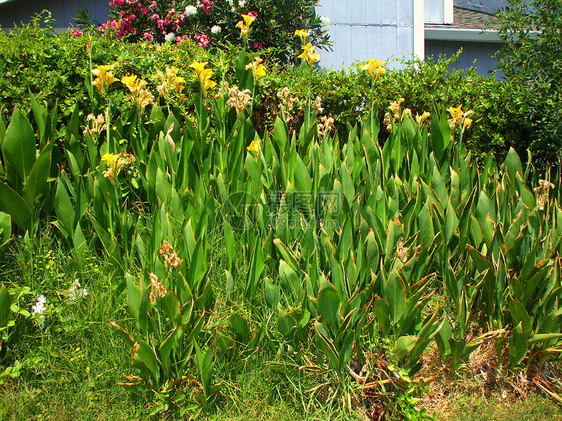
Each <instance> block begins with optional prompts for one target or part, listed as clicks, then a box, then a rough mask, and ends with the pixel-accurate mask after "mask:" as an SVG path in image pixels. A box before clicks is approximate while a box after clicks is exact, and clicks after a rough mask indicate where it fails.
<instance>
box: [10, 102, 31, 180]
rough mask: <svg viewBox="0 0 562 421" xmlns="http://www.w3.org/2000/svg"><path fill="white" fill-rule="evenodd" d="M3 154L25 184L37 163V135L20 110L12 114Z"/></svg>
mask: <svg viewBox="0 0 562 421" xmlns="http://www.w3.org/2000/svg"><path fill="white" fill-rule="evenodd" d="M2 152H3V154H4V159H5V160H6V162H7V163H8V164H9V165H11V166H12V167H13V168H15V170H16V171H17V173H18V175H19V176H20V178H21V179H22V180H23V182H24V183H25V181H26V180H27V176H28V175H29V173H30V172H31V168H32V167H33V164H34V163H35V152H36V150H35V135H34V134H33V128H32V127H31V124H30V123H29V121H28V120H27V118H25V116H24V115H23V114H22V113H21V112H20V110H19V109H18V108H16V109H15V110H14V113H13V114H12V121H11V122H10V125H9V126H8V130H7V131H6V138H5V139H4V143H3V145H2Z"/></svg>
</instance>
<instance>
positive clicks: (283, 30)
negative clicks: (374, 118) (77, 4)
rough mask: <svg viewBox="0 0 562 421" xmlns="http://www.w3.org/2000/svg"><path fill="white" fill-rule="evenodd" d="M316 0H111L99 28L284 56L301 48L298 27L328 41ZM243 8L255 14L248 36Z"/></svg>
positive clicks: (134, 37)
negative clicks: (241, 25) (107, 15)
mask: <svg viewBox="0 0 562 421" xmlns="http://www.w3.org/2000/svg"><path fill="white" fill-rule="evenodd" d="M317 4H318V0H214V1H213V0H203V1H202V2H197V1H194V0H176V1H171V2H170V1H162V0H158V1H154V0H142V1H137V0H135V1H129V0H112V1H110V2H109V5H110V7H111V10H110V20H108V22H107V23H105V24H103V25H102V26H101V27H100V29H101V30H103V31H110V32H111V31H114V32H115V34H116V35H117V36H118V37H125V38H126V39H128V40H132V41H138V40H143V39H144V40H152V39H154V40H155V41H159V42H164V41H165V40H167V41H172V42H176V43H181V42H183V41H184V40H186V39H193V40H194V41H195V42H196V43H197V44H198V45H199V46H200V47H204V48H207V47H213V46H223V47H224V46H226V45H227V44H234V45H243V44H246V43H247V46H248V47H249V49H251V50H254V51H260V50H262V49H264V48H273V49H276V51H277V56H278V58H281V59H285V60H289V59H291V58H292V57H294V56H295V55H294V54H293V53H294V52H295V51H298V50H299V49H300V44H299V41H298V39H296V38H295V35H294V33H295V30H297V29H302V28H307V29H308V30H309V31H310V36H311V38H310V40H311V41H312V42H313V43H314V44H315V45H317V46H319V47H327V46H329V45H330V43H329V38H328V35H327V31H326V29H325V25H324V24H323V22H324V23H325V19H324V20H322V19H321V18H320V17H318V16H316V13H315V6H316V5H317ZM242 14H245V15H250V16H252V17H254V18H255V20H254V21H253V22H252V23H251V25H250V30H249V32H248V34H247V39H246V38H244V39H243V38H242V37H241V31H240V28H238V27H237V23H238V22H240V21H241V20H242V18H241V15H242Z"/></svg>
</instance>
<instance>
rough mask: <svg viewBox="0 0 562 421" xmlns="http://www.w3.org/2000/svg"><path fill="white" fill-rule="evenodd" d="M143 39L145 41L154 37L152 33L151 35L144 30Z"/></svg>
mask: <svg viewBox="0 0 562 421" xmlns="http://www.w3.org/2000/svg"><path fill="white" fill-rule="evenodd" d="M144 39H145V40H147V41H151V40H153V39H154V35H152V34H151V33H150V32H145V33H144Z"/></svg>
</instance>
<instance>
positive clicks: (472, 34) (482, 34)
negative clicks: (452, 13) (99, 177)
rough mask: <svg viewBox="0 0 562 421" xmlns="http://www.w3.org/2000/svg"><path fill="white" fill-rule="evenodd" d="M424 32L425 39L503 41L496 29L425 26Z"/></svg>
mask: <svg viewBox="0 0 562 421" xmlns="http://www.w3.org/2000/svg"><path fill="white" fill-rule="evenodd" d="M424 33H425V36H424V38H425V39H426V40H438V41H472V42H497V43H501V42H503V41H502V40H501V39H500V37H499V36H498V31H496V30H482V29H466V28H446V27H437V28H436V27H429V28H428V27H426V28H425V31H424Z"/></svg>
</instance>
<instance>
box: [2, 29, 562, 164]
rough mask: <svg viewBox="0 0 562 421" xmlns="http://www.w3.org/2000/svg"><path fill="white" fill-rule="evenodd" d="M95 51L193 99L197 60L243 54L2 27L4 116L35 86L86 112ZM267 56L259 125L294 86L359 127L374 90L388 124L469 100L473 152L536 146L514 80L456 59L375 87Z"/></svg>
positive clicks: (360, 78)
mask: <svg viewBox="0 0 562 421" xmlns="http://www.w3.org/2000/svg"><path fill="white" fill-rule="evenodd" d="M88 48H89V49H90V51H91V59H92V64H93V66H94V67H95V66H98V65H100V64H114V65H115V68H114V74H115V75H116V76H117V77H123V76H126V75H128V74H131V73H133V74H137V75H139V76H142V77H144V78H146V79H147V80H148V81H149V83H150V85H152V86H150V85H149V86H150V87H151V89H152V91H153V92H154V93H156V92H155V91H156V90H155V86H156V84H157V82H158V79H157V77H156V71H157V70H162V71H163V70H164V69H165V68H166V66H172V65H173V66H176V67H177V68H179V69H180V74H181V75H182V76H184V77H185V78H186V80H187V87H186V94H188V96H189V92H190V93H191V94H193V93H194V92H197V90H198V82H197V80H196V79H195V78H194V77H193V76H192V72H191V70H192V69H190V68H188V66H189V64H190V63H191V62H192V61H193V60H199V61H208V62H209V65H208V66H209V67H211V68H213V70H214V71H215V76H214V79H215V80H216V81H220V80H221V78H223V77H224V78H225V79H226V80H228V81H231V80H233V79H234V72H235V59H236V57H237V52H236V51H234V49H233V50H232V51H230V52H229V51H226V52H224V51H223V52H211V51H210V50H205V49H201V48H199V47H197V46H195V45H194V44H193V43H191V42H185V43H182V44H181V45H180V46H176V45H173V44H169V43H167V44H156V43H152V42H150V43H126V42H121V41H118V40H115V39H109V38H107V37H104V36H100V35H99V34H97V33H92V34H88V33H86V34H85V35H84V36H81V37H78V38H76V39H73V38H72V37H71V36H70V35H69V34H62V35H58V36H57V35H54V34H52V33H50V32H49V31H48V30H44V29H39V27H38V26H27V27H23V28H20V30H19V31H18V32H17V33H12V34H10V35H7V34H0V56H2V58H3V59H2V60H0V115H1V116H2V117H3V119H4V121H6V120H7V117H8V116H9V115H11V113H12V111H13V109H14V108H15V107H16V106H19V107H20V108H22V109H24V110H28V109H30V103H29V95H28V91H31V92H33V93H34V94H35V96H36V97H37V98H38V100H39V101H44V102H46V103H48V104H51V105H52V104H54V103H55V102H58V106H59V108H60V112H59V115H61V118H62V119H63V122H64V120H66V119H68V118H69V117H70V115H71V112H72V109H73V107H74V105H75V104H76V103H78V105H79V108H80V111H81V113H84V115H86V114H88V113H89V109H88V107H89V105H88V104H89V97H88V89H87V88H88V86H87V85H88V84H89V83H90V82H89V72H90V65H89V56H88V52H87V50H88ZM261 53H262V55H261V57H262V58H264V59H266V61H265V64H266V67H267V70H268V71H267V76H266V77H264V78H262V79H260V80H259V83H258V87H257V89H256V92H255V94H256V96H257V100H258V101H257V102H258V103H260V105H259V106H256V107H255V113H254V121H255V124H256V125H257V126H258V128H262V127H265V126H267V125H268V123H271V122H272V121H273V119H274V118H275V115H276V113H277V111H278V108H277V103H275V102H273V101H272V100H271V98H275V97H276V96H275V94H276V92H278V91H279V90H281V89H282V88H283V87H284V86H287V87H288V88H289V89H290V90H291V92H293V93H295V94H296V95H298V96H299V97H300V98H306V96H307V95H308V94H311V95H313V96H316V95H319V96H320V97H322V99H323V102H324V108H325V110H326V112H330V113H332V115H333V117H334V120H335V122H336V125H338V126H339V128H340V129H341V130H343V129H344V128H345V124H346V122H348V123H351V124H354V123H355V122H356V121H357V120H358V119H359V117H360V116H362V115H364V113H365V111H366V110H365V104H367V103H369V99H370V97H371V95H373V98H375V101H376V102H377V103H378V104H379V107H380V108H379V117H380V118H381V121H382V118H383V116H384V113H385V111H387V107H388V105H389V103H390V102H391V101H394V100H396V99H397V98H400V97H403V98H405V101H404V104H403V105H404V106H405V107H408V108H410V109H411V110H412V112H413V114H414V115H415V114H416V113H420V114H421V113H422V112H423V111H433V110H434V109H436V108H437V109H440V108H442V107H446V108H448V107H458V106H459V105H461V104H462V106H463V110H473V111H474V114H473V115H472V118H473V120H474V122H473V125H472V127H471V129H470V130H469V131H468V133H467V137H466V139H467V140H466V141H467V143H468V145H469V147H470V148H471V150H472V151H473V153H475V154H478V155H485V154H487V153H489V152H493V153H494V154H496V156H497V157H498V159H501V158H503V156H504V155H505V154H506V152H507V151H508V150H509V148H510V147H513V148H514V149H515V150H516V151H517V152H518V153H519V154H520V155H521V156H525V155H526V153H525V151H526V149H527V148H530V149H531V151H532V152H535V151H534V145H535V143H536V141H537V138H538V133H539V131H538V124H539V123H540V122H536V121H533V119H530V118H528V114H527V113H526V110H528V109H529V104H527V103H525V98H524V97H522V96H521V94H520V93H518V92H519V90H517V89H516V88H515V87H514V86H512V85H510V84H509V83H507V82H503V81H498V80H496V79H495V78H494V77H485V76H482V75H479V74H477V72H476V71H475V70H474V69H470V70H468V71H464V72H463V71H452V72H449V71H447V70H446V69H447V67H448V65H449V62H448V61H445V60H440V61H439V62H438V63H431V62H409V63H407V66H406V67H405V68H404V69H402V70H395V71H388V72H387V73H386V74H384V75H383V76H382V77H381V78H379V79H378V80H377V82H376V84H375V87H374V90H373V92H371V85H370V83H371V82H370V78H369V76H368V75H367V74H365V73H364V72H361V71H359V70H358V67H355V68H351V69H349V70H347V71H346V70H339V71H333V70H322V69H320V68H318V69H315V71H314V73H313V75H312V77H311V76H310V74H309V72H308V71H307V69H306V68H300V67H288V68H287V67H286V66H282V65H280V64H276V63H275V62H274V59H273V58H269V59H267V55H266V52H265V51H262V52H261ZM311 81H312V89H310V82H311ZM112 89H113V91H117V92H118V93H117V94H114V97H115V99H114V101H113V104H114V106H116V107H119V106H120V104H121V102H122V101H124V100H126V99H125V97H126V88H125V87H120V88H112ZM309 89H310V92H309ZM268 98H269V99H268ZM260 100H261V102H260ZM189 103H190V102H189V101H188V104H189ZM301 114H302V113H301ZM298 115H299V113H298V112H297V113H296V114H295V116H296V119H295V120H296V121H295V122H298ZM82 121H83V120H82ZM557 153H558V150H557V148H553V149H552V150H547V151H544V150H541V151H540V154H538V155H539V158H540V161H537V159H535V160H534V163H535V164H539V165H540V164H542V165H544V164H546V162H548V161H549V162H554V161H555V160H556V155H557ZM534 155H536V154H534Z"/></svg>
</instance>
